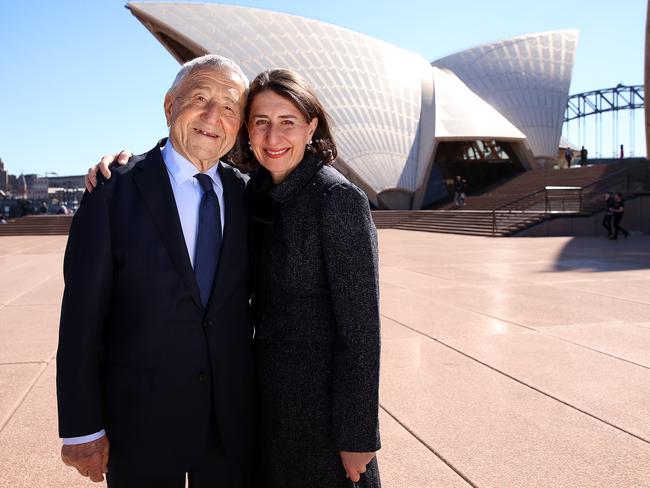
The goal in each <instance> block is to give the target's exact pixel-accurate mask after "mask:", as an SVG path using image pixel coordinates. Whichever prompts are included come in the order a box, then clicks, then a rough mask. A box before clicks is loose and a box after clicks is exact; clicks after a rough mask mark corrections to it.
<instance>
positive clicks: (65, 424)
mask: <svg viewBox="0 0 650 488" xmlns="http://www.w3.org/2000/svg"><path fill="white" fill-rule="evenodd" d="M219 174H220V176H221V180H222V184H223V189H224V205H225V219H224V220H225V227H224V239H223V247H222V250H221V258H220V262H219V269H218V272H217V276H216V278H215V283H214V286H213V290H212V295H211V298H210V301H209V303H208V306H207V309H204V307H203V306H202V305H201V301H200V298H199V290H198V287H197V284H196V281H195V278H194V274H193V270H192V267H191V264H190V259H189V256H188V252H187V248H186V246H185V241H184V238H183V232H182V228H181V223H180V219H179V217H178V211H177V209H176V204H175V200H174V195H173V193H172V188H171V184H170V181H169V176H168V173H167V169H166V167H165V164H164V162H163V159H162V155H161V151H160V148H159V147H155V148H153V149H152V150H151V151H149V152H148V153H147V154H145V155H143V156H135V157H133V158H131V160H130V161H129V163H128V164H127V165H126V166H124V167H121V168H119V169H115V170H113V176H112V177H111V179H110V180H108V181H103V182H101V183H100V184H99V185H98V186H97V188H96V189H95V190H94V191H93V192H92V193H91V194H86V195H85V196H84V198H83V201H82V203H81V206H80V208H79V210H78V212H77V214H76V215H75V217H74V220H73V223H72V227H71V229H70V236H69V239H68V245H67V248H66V252H65V263H64V277H65V292H64V296H63V304H62V309H61V325H60V332H59V349H58V355H57V394H58V406H59V433H60V436H61V437H77V436H82V435H87V434H91V433H93V432H97V431H99V430H101V429H102V428H105V429H106V432H107V435H108V439H109V441H110V442H111V451H110V455H111V459H112V462H116V463H117V462H119V463H120V465H121V466H125V467H127V469H136V470H138V471H140V472H144V473H151V472H152V471H151V470H154V471H153V472H156V473H161V472H167V471H169V472H172V471H176V472H178V471H180V470H182V471H189V470H191V469H192V467H193V465H194V464H196V463H197V462H199V461H200V459H199V458H200V456H201V454H202V451H203V449H204V447H205V442H206V438H207V437H206V436H207V433H208V427H209V424H210V411H211V402H213V403H214V410H215V411H216V417H217V418H216V424H217V426H218V433H219V438H220V439H221V443H222V445H223V448H224V451H225V453H226V456H227V457H228V461H229V462H231V463H234V464H233V468H234V469H237V468H240V469H244V470H246V469H247V467H246V463H247V462H248V460H249V459H250V455H251V452H250V451H251V448H252V437H253V419H254V408H255V405H254V398H253V394H254V390H253V388H254V383H253V369H252V364H251V361H252V359H251V342H252V326H251V321H250V317H249V314H250V312H249V296H250V292H249V275H248V241H247V239H248V234H247V233H248V227H247V226H248V219H249V216H248V207H247V202H246V198H245V196H244V190H245V181H244V179H243V177H242V176H241V175H240V174H239V173H238V172H237V170H235V169H233V168H230V167H224V166H223V165H220V168H219ZM211 393H212V395H211Z"/></svg>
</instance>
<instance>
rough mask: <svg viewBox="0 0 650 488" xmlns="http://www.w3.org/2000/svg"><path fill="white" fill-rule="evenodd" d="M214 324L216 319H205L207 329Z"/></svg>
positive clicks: (204, 325) (204, 324) (204, 323)
mask: <svg viewBox="0 0 650 488" xmlns="http://www.w3.org/2000/svg"><path fill="white" fill-rule="evenodd" d="M213 325H214V320H212V319H205V320H204V321H203V327H205V328H206V329H209V328H210V327H212V326H213Z"/></svg>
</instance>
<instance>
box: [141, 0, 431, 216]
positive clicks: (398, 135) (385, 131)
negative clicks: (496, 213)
mask: <svg viewBox="0 0 650 488" xmlns="http://www.w3.org/2000/svg"><path fill="white" fill-rule="evenodd" d="M129 8H130V9H131V10H132V11H133V12H134V14H135V15H136V16H138V17H146V22H144V23H145V25H146V26H147V28H149V29H150V30H152V31H155V30H158V29H159V30H162V31H164V32H165V33H166V34H167V35H171V36H172V37H176V38H177V39H182V40H184V41H187V40H189V41H190V42H191V44H193V45H194V46H195V47H197V48H201V49H203V50H204V51H205V52H212V53H218V54H221V55H224V56H227V57H229V58H231V59H233V60H234V61H235V62H237V63H238V64H239V65H240V66H241V68H242V70H243V71H244V73H245V74H246V75H247V76H248V77H250V78H251V79H253V78H254V77H255V75H257V74H258V73H259V72H261V71H263V70H266V69H269V68H273V67H284V68H291V69H294V70H296V71H297V72H299V73H300V74H301V75H302V76H304V77H305V78H306V79H307V80H309V81H310V83H312V85H313V86H314V87H315V89H316V91H317V94H318V97H319V98H320V99H321V101H322V102H323V104H324V106H325V108H326V109H327V110H328V112H329V113H330V115H331V116H332V119H333V121H334V129H333V130H334V136H335V138H336V142H337V146H338V149H339V157H340V160H342V163H343V165H344V166H347V167H349V169H351V170H352V171H353V172H354V174H355V175H356V176H357V177H359V178H360V179H361V180H363V182H364V183H365V185H364V187H369V189H370V190H372V191H371V192H370V193H371V194H370V195H369V197H370V198H371V199H373V200H374V196H375V195H376V193H379V192H381V191H383V190H385V189H393V188H404V189H407V190H409V191H415V189H416V185H417V181H416V180H417V177H418V173H421V172H422V171H420V172H418V153H419V151H420V150H421V148H420V147H419V144H420V141H419V138H418V126H419V125H418V124H419V122H420V112H421V109H422V107H421V103H422V86H423V83H425V84H427V83H428V84H431V83H432V81H431V66H430V65H429V63H428V62H427V61H426V60H425V59H424V58H422V57H420V56H418V55H416V54H414V53H411V52H408V51H405V50H403V49H400V48H398V47H395V46H392V45H390V44H387V43H385V42H383V41H380V40H378V39H374V38H372V37H369V36H366V35H363V34H359V33H356V32H353V31H351V30H348V29H344V28H341V27H337V26H334V25H331V24H326V23H323V22H320V21H316V20H311V19H307V18H304V17H298V16H293V15H288V14H283V13H277V12H272V11H268V10H260V9H255V8H248V7H239V6H230V5H219V4H174V3H131V4H129ZM143 14H144V15H143ZM201 54H202V53H201ZM429 139H430V140H429ZM425 144H429V145H431V146H432V145H433V137H428V138H427V140H426V141H425ZM340 163H341V161H339V164H340ZM372 193H375V195H372ZM375 203H376V202H375Z"/></svg>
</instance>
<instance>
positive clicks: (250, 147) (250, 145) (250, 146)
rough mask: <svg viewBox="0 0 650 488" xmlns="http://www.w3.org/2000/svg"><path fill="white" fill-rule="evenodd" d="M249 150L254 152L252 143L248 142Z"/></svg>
mask: <svg viewBox="0 0 650 488" xmlns="http://www.w3.org/2000/svg"><path fill="white" fill-rule="evenodd" d="M248 148H249V149H250V150H251V151H252V150H253V145H252V144H251V141H248Z"/></svg>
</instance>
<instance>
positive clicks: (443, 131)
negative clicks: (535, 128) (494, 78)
mask: <svg viewBox="0 0 650 488" xmlns="http://www.w3.org/2000/svg"><path fill="white" fill-rule="evenodd" d="M433 82H434V85H435V87H436V96H435V103H436V113H435V117H436V129H435V138H436V139H437V140H438V141H452V140H475V139H499V140H507V141H523V140H524V139H526V136H525V135H524V134H523V133H522V132H521V131H520V130H519V129H517V128H516V127H515V126H514V125H513V124H512V123H511V122H509V121H508V119H506V118H505V117H504V116H503V115H501V114H500V113H499V112H497V111H496V110H495V109H494V108H493V107H491V106H490V105H489V104H488V103H487V102H485V101H484V100H483V99H481V97H479V96H478V95H476V94H475V93H474V92H472V91H471V90H470V89H469V88H468V87H467V85H465V84H464V83H463V82H462V81H460V80H459V79H458V77H457V76H456V75H454V74H453V73H452V72H451V71H448V70H442V69H439V68H435V67H434V68H433Z"/></svg>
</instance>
